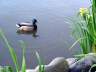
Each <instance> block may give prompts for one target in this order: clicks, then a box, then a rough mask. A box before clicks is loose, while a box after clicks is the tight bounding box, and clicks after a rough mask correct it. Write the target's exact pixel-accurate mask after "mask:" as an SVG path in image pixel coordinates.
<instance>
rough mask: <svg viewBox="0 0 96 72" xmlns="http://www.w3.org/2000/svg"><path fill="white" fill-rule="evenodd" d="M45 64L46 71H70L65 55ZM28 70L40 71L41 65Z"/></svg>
mask: <svg viewBox="0 0 96 72" xmlns="http://www.w3.org/2000/svg"><path fill="white" fill-rule="evenodd" d="M44 66H45V72H68V70H69V66H68V62H67V61H66V59H65V58H64V57H57V58H55V59H53V60H52V62H50V63H49V64H48V65H44ZM26 72H39V66H37V67H36V68H35V69H33V70H30V69H29V70H26Z"/></svg>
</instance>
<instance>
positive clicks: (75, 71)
mask: <svg viewBox="0 0 96 72" xmlns="http://www.w3.org/2000/svg"><path fill="white" fill-rule="evenodd" d="M93 64H96V54H94V53H89V54H88V55H86V56H85V57H84V58H82V59H80V60H78V61H77V62H75V63H74V64H72V65H71V66H70V70H69V72H89V69H90V67H91V66H92V65H93Z"/></svg>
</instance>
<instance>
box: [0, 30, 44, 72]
mask: <svg viewBox="0 0 96 72" xmlns="http://www.w3.org/2000/svg"><path fill="white" fill-rule="evenodd" d="M0 36H1V38H2V39H3V41H4V42H5V44H6V46H7V48H8V50H9V52H10V55H11V57H12V60H13V63H14V65H15V69H16V71H13V68H12V67H11V66H5V67H2V66H1V67H0V72H20V70H21V72H26V58H25V53H26V44H25V43H24V42H23V41H22V40H21V41H20V44H21V48H22V50H23V56H22V67H20V66H19V63H18V58H17V54H16V52H15V50H14V48H13V47H12V46H11V45H10V43H9V41H8V40H7V38H6V37H5V35H4V33H3V31H2V30H1V29H0ZM36 57H37V60H38V63H39V72H45V70H44V68H45V67H44V65H43V62H42V61H41V58H40V56H39V53H38V52H37V51H36Z"/></svg>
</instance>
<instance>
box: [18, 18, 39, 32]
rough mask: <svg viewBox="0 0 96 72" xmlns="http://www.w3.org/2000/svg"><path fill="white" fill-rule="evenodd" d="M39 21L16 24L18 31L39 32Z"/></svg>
mask: <svg viewBox="0 0 96 72" xmlns="http://www.w3.org/2000/svg"><path fill="white" fill-rule="evenodd" d="M36 23H37V19H33V20H32V23H31V22H21V23H18V24H16V26H17V27H18V31H20V32H23V33H24V32H34V31H37V24H36Z"/></svg>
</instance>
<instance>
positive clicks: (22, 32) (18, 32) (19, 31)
mask: <svg viewBox="0 0 96 72" xmlns="http://www.w3.org/2000/svg"><path fill="white" fill-rule="evenodd" d="M16 33H17V34H18V35H21V34H24V35H32V36H33V37H34V38H37V37H39V35H37V30H33V31H21V30H19V29H18V30H17V32H16Z"/></svg>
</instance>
